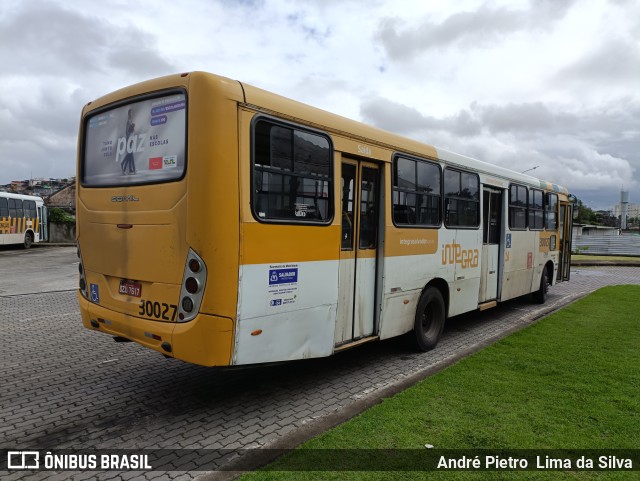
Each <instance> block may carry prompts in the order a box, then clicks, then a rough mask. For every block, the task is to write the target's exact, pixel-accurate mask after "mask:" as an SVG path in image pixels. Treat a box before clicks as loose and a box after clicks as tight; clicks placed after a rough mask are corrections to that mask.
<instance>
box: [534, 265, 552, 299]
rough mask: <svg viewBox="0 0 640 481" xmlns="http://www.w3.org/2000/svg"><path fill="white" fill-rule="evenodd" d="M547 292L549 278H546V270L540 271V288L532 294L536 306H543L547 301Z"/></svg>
mask: <svg viewBox="0 0 640 481" xmlns="http://www.w3.org/2000/svg"><path fill="white" fill-rule="evenodd" d="M548 291H549V278H548V276H547V268H546V267H545V268H544V270H543V271H542V276H541V278H540V288H539V289H538V290H537V291H536V292H534V293H533V300H534V301H535V302H537V303H538V304H544V303H545V302H546V300H547V292H548Z"/></svg>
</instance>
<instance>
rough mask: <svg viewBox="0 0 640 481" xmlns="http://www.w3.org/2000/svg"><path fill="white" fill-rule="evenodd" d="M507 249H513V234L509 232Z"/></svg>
mask: <svg viewBox="0 0 640 481" xmlns="http://www.w3.org/2000/svg"><path fill="white" fill-rule="evenodd" d="M507 249H511V234H507Z"/></svg>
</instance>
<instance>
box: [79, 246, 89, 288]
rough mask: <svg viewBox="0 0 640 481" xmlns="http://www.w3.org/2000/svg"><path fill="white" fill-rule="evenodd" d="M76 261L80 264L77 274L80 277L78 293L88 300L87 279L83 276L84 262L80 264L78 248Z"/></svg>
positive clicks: (80, 257)
mask: <svg viewBox="0 0 640 481" xmlns="http://www.w3.org/2000/svg"><path fill="white" fill-rule="evenodd" d="M78 259H80V262H79V263H78V274H79V275H80V279H79V288H80V292H82V295H83V296H84V297H85V299H89V292H88V291H87V278H86V277H85V275H84V262H82V255H81V254H80V247H78Z"/></svg>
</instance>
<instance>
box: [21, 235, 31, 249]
mask: <svg viewBox="0 0 640 481" xmlns="http://www.w3.org/2000/svg"><path fill="white" fill-rule="evenodd" d="M32 244H33V234H32V233H31V232H27V233H26V234H25V235H24V244H23V245H24V248H25V249H29V248H30V247H31V245H32Z"/></svg>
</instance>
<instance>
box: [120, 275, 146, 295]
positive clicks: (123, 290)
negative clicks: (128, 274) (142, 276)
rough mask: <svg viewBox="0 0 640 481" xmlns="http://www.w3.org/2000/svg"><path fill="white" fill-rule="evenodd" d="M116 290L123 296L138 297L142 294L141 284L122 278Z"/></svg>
mask: <svg viewBox="0 0 640 481" xmlns="http://www.w3.org/2000/svg"><path fill="white" fill-rule="evenodd" d="M118 292H119V293H120V294H123V295H125V296H133V297H140V296H141V295H142V284H140V283H139V282H133V281H127V280H124V279H123V280H121V281H120V289H118Z"/></svg>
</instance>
